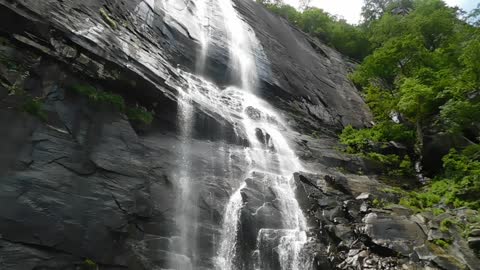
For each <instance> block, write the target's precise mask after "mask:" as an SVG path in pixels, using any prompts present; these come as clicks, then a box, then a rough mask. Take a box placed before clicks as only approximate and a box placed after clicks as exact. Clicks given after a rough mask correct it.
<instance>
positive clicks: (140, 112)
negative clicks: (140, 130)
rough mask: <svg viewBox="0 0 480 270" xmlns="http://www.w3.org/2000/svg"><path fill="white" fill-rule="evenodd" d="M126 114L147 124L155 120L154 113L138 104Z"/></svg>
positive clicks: (129, 117) (131, 118)
mask: <svg viewBox="0 0 480 270" xmlns="http://www.w3.org/2000/svg"><path fill="white" fill-rule="evenodd" d="M126 115H127V117H128V119H130V120H134V121H139V122H142V123H144V124H147V125H150V124H151V123H152V121H153V114H152V113H151V112H149V111H148V110H147V109H146V108H145V107H142V106H138V105H137V106H136V107H135V108H129V109H127V111H126Z"/></svg>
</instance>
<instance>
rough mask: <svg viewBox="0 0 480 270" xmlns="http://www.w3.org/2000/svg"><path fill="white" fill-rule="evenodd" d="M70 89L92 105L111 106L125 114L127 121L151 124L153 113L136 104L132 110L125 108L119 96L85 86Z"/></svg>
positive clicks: (78, 85) (80, 85) (77, 85)
mask: <svg viewBox="0 0 480 270" xmlns="http://www.w3.org/2000/svg"><path fill="white" fill-rule="evenodd" d="M71 89H72V90H73V91H74V92H76V93H78V94H80V95H82V96H85V97H87V98H88V99H89V100H90V101H91V102H93V103H94V104H98V105H100V104H108V105H110V106H112V107H113V108H115V109H116V110H118V111H120V112H122V113H125V114H126V115H127V117H128V119H129V120H132V121H139V122H142V123H145V124H147V125H149V124H151V123H152V121H153V113H151V112H149V111H148V110H147V109H146V108H145V107H143V106H139V105H138V104H137V105H136V106H135V107H133V108H129V107H127V106H126V105H125V100H124V99H123V97H122V96H120V95H116V94H113V93H110V92H105V91H99V90H97V89H96V88H94V87H93V86H91V85H85V84H76V85H74V86H72V87H71Z"/></svg>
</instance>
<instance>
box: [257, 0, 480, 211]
mask: <svg viewBox="0 0 480 270" xmlns="http://www.w3.org/2000/svg"><path fill="white" fill-rule="evenodd" d="M259 2H262V3H263V4H264V5H265V6H267V7H268V8H269V9H270V10H272V11H273V12H275V13H277V14H279V15H280V16H283V17H285V18H286V19H287V20H289V21H290V22H291V23H292V24H294V25H296V26H297V27H299V28H300V29H301V30H303V31H304V32H306V33H308V34H310V35H312V36H314V37H317V38H319V39H320V40H322V41H324V42H326V43H327V44H330V45H332V46H333V47H335V48H336V49H337V50H339V51H340V52H342V53H343V54H345V55H347V56H349V57H351V58H354V59H356V60H358V61H360V62H361V64H359V65H358V67H357V68H356V70H355V72H354V73H353V74H352V75H351V79H352V80H353V82H354V83H355V84H356V85H357V86H358V87H359V88H360V89H361V90H362V94H363V95H364V98H365V100H366V102H367V104H368V105H369V107H370V108H371V111H372V112H373V114H374V120H375V124H374V125H373V126H372V127H371V128H366V129H355V128H353V127H346V128H345V129H344V131H343V133H342V134H341V135H340V141H341V143H342V144H344V145H345V146H346V151H347V152H349V153H352V154H358V155H361V156H363V157H365V158H369V159H373V160H376V161H379V162H381V163H383V164H384V170H385V174H386V175H389V176H393V175H403V176H408V175H410V177H414V176H413V175H414V162H413V161H419V162H422V161H423V160H424V159H425V158H428V157H426V156H425V155H426V151H425V142H426V138H427V137H428V138H432V137H436V136H437V137H438V136H440V135H441V136H444V137H447V138H450V139H449V140H450V141H461V142H462V143H460V144H459V143H452V144H451V145H442V147H444V148H446V149H443V150H444V155H445V156H444V157H443V159H442V162H443V168H441V169H440V170H434V171H430V172H428V171H426V172H425V171H424V173H426V174H427V175H428V176H429V177H430V178H432V181H431V183H430V184H429V185H428V186H427V187H426V188H422V189H421V190H418V191H416V192H412V193H410V194H408V196H405V197H404V199H403V200H402V204H404V205H405V206H409V207H411V208H414V209H424V208H428V207H433V206H434V205H437V204H445V205H449V206H451V207H462V206H467V207H471V208H474V209H480V145H479V143H480V135H479V134H480V28H479V26H480V4H479V6H478V7H477V9H475V10H473V11H472V12H471V13H470V14H466V13H465V12H463V11H462V10H459V9H458V8H452V7H449V6H447V5H446V4H445V2H443V1H441V0H366V1H365V5H364V7H363V9H362V15H363V22H362V23H361V24H360V25H349V24H348V23H347V22H346V21H345V20H342V19H340V18H337V17H335V16H332V15H330V14H328V13H326V12H325V11H323V10H321V9H317V8H306V9H305V10H304V11H303V12H301V11H298V10H296V9H294V8H292V7H290V6H288V5H283V4H281V3H279V1H276V0H275V1H271V0H270V1H269V0H259ZM392 141H393V142H396V145H398V144H401V145H402V146H404V148H405V149H406V150H405V151H403V152H402V154H392V153H388V151H386V149H387V148H388V147H389V145H391V142H392ZM449 148H450V149H449ZM440 166H442V165H441V164H439V166H438V167H440Z"/></svg>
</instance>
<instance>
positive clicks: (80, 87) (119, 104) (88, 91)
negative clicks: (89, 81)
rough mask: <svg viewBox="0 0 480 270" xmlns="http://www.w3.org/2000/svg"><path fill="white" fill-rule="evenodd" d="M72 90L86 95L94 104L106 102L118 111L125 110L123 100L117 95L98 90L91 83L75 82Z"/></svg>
mask: <svg viewBox="0 0 480 270" xmlns="http://www.w3.org/2000/svg"><path fill="white" fill-rule="evenodd" d="M72 90H73V91H75V92H76V93H78V94H80V95H83V96H86V97H87V98H88V99H89V100H90V101H91V102H93V103H94V104H107V105H111V106H113V107H114V108H115V109H117V110H119V111H122V112H123V111H124V110H125V101H124V100H123V98H122V97H121V96H119V95H116V94H113V93H110V92H105V91H98V90H97V89H95V88H94V87H93V86H91V85H84V84H76V85H74V86H72Z"/></svg>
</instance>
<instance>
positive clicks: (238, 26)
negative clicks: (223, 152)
mask: <svg viewBox="0 0 480 270" xmlns="http://www.w3.org/2000/svg"><path fill="white" fill-rule="evenodd" d="M171 1H172V0H168V1H166V6H167V11H168V9H169V8H170V9H171V10H170V11H169V12H167V13H170V16H172V17H173V18H175V19H177V20H178V19H181V18H182V16H181V12H180V11H179V9H178V4H172V3H170V2H171ZM180 2H182V3H183V4H182V5H183V6H184V7H185V6H186V5H187V4H188V3H194V4H195V8H196V14H197V15H196V21H197V24H198V25H199V26H198V28H197V29H198V33H194V34H195V36H196V38H197V40H198V41H199V45H200V49H201V50H200V51H199V53H198V55H197V63H196V70H197V73H203V72H202V69H203V68H204V65H205V60H206V57H207V53H208V46H209V31H208V27H209V26H208V10H209V9H208V6H209V4H211V5H214V4H216V5H217V6H218V7H220V9H219V10H220V11H221V14H222V16H223V18H224V24H225V29H226V31H227V36H228V37H229V46H228V49H229V55H230V68H231V72H232V80H233V82H234V84H235V85H236V86H238V88H237V87H228V88H226V89H225V90H220V89H219V88H218V87H217V86H215V85H214V84H212V83H209V82H207V81H205V80H203V79H201V78H199V77H196V76H195V75H193V74H189V73H187V72H184V71H181V70H179V73H180V74H181V75H182V77H183V78H184V79H185V82H186V86H185V87H184V89H179V97H178V104H179V105H178V108H179V110H178V123H179V127H180V128H179V131H180V135H181V138H182V140H183V141H182V148H181V151H180V152H181V155H182V157H181V162H180V165H179V168H178V172H177V174H176V176H177V177H178V180H179V183H180V188H181V193H180V194H181V195H180V198H179V201H178V204H177V210H176V212H177V213H176V217H177V218H176V221H177V226H178V229H179V236H178V238H179V239H178V241H174V242H176V244H174V245H173V247H172V252H174V253H178V254H182V255H185V256H187V257H189V258H190V261H189V262H188V263H185V261H182V262H181V263H178V261H177V259H175V260H174V262H171V263H170V266H171V268H175V269H180V270H188V269H195V268H196V265H195V257H196V254H195V252H196V250H195V249H196V243H195V241H196V237H197V236H196V227H195V226H196V225H195V221H196V218H197V216H196V215H197V213H196V212H195V210H193V207H192V205H194V204H195V203H196V202H195V198H196V196H195V194H194V193H195V192H194V191H193V190H192V188H193V186H194V184H193V183H192V180H191V175H190V170H191V168H190V160H189V158H190V157H189V155H190V153H189V141H190V140H191V139H192V126H193V122H192V113H193V104H195V105H197V106H199V107H200V108H203V109H205V110H206V111H211V112H214V113H216V114H218V115H221V116H222V117H223V118H225V119H226V120H227V121H229V122H231V123H238V119H240V125H234V126H236V128H237V129H241V130H238V132H239V133H241V134H245V135H246V138H247V139H248V141H249V144H250V146H249V147H246V149H245V152H246V156H247V157H248V159H249V164H250V165H249V170H250V176H255V177H253V179H255V180H254V181H257V182H258V184H259V185H261V186H264V187H268V189H269V190H271V191H272V192H273V193H274V194H275V197H276V202H275V203H276V207H277V208H278V211H279V212H280V215H281V225H280V226H279V227H278V226H277V227H275V228H270V227H268V226H266V227H264V228H263V227H262V228H258V232H257V239H256V240H257V241H256V242H257V244H256V250H252V251H251V255H250V256H249V257H252V256H254V257H255V258H256V260H255V262H254V263H253V264H251V266H248V269H252V270H253V269H259V270H273V269H275V270H277V269H281V270H287V269H288V270H290V269H292V270H300V269H308V268H307V266H306V265H305V264H303V260H302V258H301V256H300V252H301V250H302V248H303V245H304V244H305V243H306V241H307V236H306V221H305V217H304V215H303V213H302V211H301V209H300V207H299V205H298V202H297V201H296V199H295V194H294V187H293V184H292V182H291V181H292V180H291V179H292V175H293V173H294V172H296V171H300V170H302V166H301V164H300V162H299V159H298V158H297V157H296V155H295V153H294V151H293V150H292V149H291V148H290V146H289V144H288V142H287V140H286V139H285V137H284V136H283V135H282V132H287V131H288V127H287V125H286V123H285V122H284V121H283V120H282V118H281V117H280V116H279V115H278V114H277V113H276V112H275V110H274V109H273V107H271V106H270V105H269V104H268V103H266V102H264V101H263V100H261V99H259V98H258V97H256V96H255V95H254V94H253V93H254V92H255V90H256V87H257V80H258V79H257V74H256V70H257V67H256V58H255V57H256V54H258V51H257V52H255V51H254V50H255V49H257V50H258V48H257V47H258V46H259V45H258V44H259V43H258V41H257V40H256V37H255V35H254V32H253V31H252V29H250V28H249V26H248V25H247V24H246V23H245V22H244V21H243V20H242V18H241V17H240V15H239V14H238V13H237V11H236V10H235V6H234V3H233V1H232V0H203V1H202V0H197V1H192V0H190V1H187V2H183V1H180ZM186 3H187V4H186ZM190 23H191V22H190ZM246 187H247V182H242V181H238V184H237V185H236V186H235V185H234V186H233V188H234V189H235V190H234V192H233V195H232V196H231V197H230V200H229V202H228V205H227V206H226V208H225V213H224V219H223V224H222V232H221V236H220V240H219V241H218V244H219V245H218V248H217V249H218V252H217V256H216V257H215V258H214V260H215V267H216V269H217V270H235V269H240V266H239V265H238V264H239V261H241V260H242V259H245V258H242V257H241V256H240V255H239V254H238V247H239V246H240V245H241V244H242V243H241V241H242V239H239V237H238V235H239V233H240V232H239V226H240V223H241V218H242V209H243V208H244V207H245V201H244V198H243V197H242V192H243V190H244V189H245V188H246ZM265 204H267V202H265ZM262 207H263V206H262ZM262 207H260V208H259V209H257V210H256V211H255V212H259V211H261V208H262ZM254 215H255V213H254ZM272 249H274V250H275V253H276V254H277V255H276V256H277V259H276V261H278V265H279V268H275V267H274V266H272V262H271V260H269V259H268V257H269V256H270V255H271V252H272ZM242 269H245V268H242Z"/></svg>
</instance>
